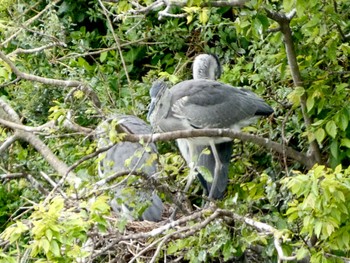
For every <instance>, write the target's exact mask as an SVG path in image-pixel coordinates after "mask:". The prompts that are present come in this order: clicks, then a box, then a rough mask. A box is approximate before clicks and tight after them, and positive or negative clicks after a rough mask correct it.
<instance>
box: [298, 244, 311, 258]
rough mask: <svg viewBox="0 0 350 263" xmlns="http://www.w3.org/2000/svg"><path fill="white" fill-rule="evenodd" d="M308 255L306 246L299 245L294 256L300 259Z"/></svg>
mask: <svg viewBox="0 0 350 263" xmlns="http://www.w3.org/2000/svg"><path fill="white" fill-rule="evenodd" d="M308 255H309V250H308V249H307V248H304V247H301V248H300V249H298V250H297V253H296V256H297V259H298V260H301V259H303V258H305V257H306V256H308Z"/></svg>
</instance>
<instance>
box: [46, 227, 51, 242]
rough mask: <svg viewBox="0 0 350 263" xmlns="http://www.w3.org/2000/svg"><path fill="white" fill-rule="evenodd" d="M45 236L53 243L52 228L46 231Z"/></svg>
mask: <svg viewBox="0 0 350 263" xmlns="http://www.w3.org/2000/svg"><path fill="white" fill-rule="evenodd" d="M45 236H46V238H47V239H48V240H49V241H51V239H52V230H51V229H50V228H48V229H46V230H45Z"/></svg>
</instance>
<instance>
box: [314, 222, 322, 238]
mask: <svg viewBox="0 0 350 263" xmlns="http://www.w3.org/2000/svg"><path fill="white" fill-rule="evenodd" d="M321 230H322V222H321V221H317V222H316V224H315V235H316V237H320V234H321Z"/></svg>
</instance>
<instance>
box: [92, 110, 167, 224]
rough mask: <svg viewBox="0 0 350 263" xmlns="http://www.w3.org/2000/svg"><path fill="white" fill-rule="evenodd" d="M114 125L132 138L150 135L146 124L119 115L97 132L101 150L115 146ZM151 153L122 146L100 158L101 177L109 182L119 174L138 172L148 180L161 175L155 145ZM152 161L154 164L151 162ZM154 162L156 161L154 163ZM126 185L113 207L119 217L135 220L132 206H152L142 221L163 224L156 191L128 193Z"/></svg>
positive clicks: (117, 190)
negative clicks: (132, 136)
mask: <svg viewBox="0 0 350 263" xmlns="http://www.w3.org/2000/svg"><path fill="white" fill-rule="evenodd" d="M113 121H115V122H116V123H114V125H115V124H117V129H118V131H119V132H123V133H125V132H126V133H131V134H149V133H151V128H150V127H149V125H147V124H146V123H145V122H144V121H143V120H141V119H139V118H137V117H135V116H131V115H115V116H113V117H111V118H109V119H107V120H106V121H104V122H102V123H101V124H100V125H99V126H98V128H97V134H98V137H99V140H98V146H99V148H100V147H104V146H107V145H109V144H110V143H111V140H110V139H109V136H108V132H109V130H110V129H114V128H115V127H113V126H114V125H112V124H113ZM148 147H149V150H148V151H146V150H145V146H144V145H142V144H140V143H133V142H119V143H117V144H115V145H114V146H113V147H111V148H110V149H109V150H108V151H107V152H105V153H102V154H100V157H101V158H102V159H101V161H100V162H99V163H98V172H99V175H100V177H102V178H105V177H107V176H109V175H112V174H113V173H116V172H123V171H136V172H142V173H144V174H145V175H146V176H147V177H150V176H152V175H154V174H155V173H156V172H157V162H156V161H155V160H154V158H153V159H152V154H157V149H156V146H155V145H154V143H150V144H149V145H148ZM150 160H151V162H150ZM152 160H153V161H152ZM125 187H126V184H125V183H124V184H121V185H119V186H118V187H116V188H115V190H114V199H113V200H112V201H111V207H112V209H113V210H114V211H115V212H116V213H122V214H123V216H125V217H127V218H129V219H133V216H132V214H133V213H132V212H133V211H132V209H131V204H132V203H134V204H135V203H142V204H145V203H146V202H149V203H150V205H149V207H148V208H146V209H145V211H144V212H143V213H142V215H141V218H142V219H143V220H147V221H160V220H161V217H162V213H163V203H162V200H161V199H160V198H159V196H158V195H157V194H156V193H155V192H154V191H152V189H142V190H140V189H136V188H135V191H137V192H136V193H133V191H129V190H126V191H124V190H125Z"/></svg>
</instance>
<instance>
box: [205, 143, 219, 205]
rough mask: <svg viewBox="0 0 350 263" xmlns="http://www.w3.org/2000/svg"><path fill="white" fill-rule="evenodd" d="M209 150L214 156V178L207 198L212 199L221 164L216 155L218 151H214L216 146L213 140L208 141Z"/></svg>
mask: <svg viewBox="0 0 350 263" xmlns="http://www.w3.org/2000/svg"><path fill="white" fill-rule="evenodd" d="M210 148H211V150H212V153H213V155H214V159H215V169H214V175H213V176H214V178H213V182H212V185H211V188H210V192H209V196H208V198H209V199H211V198H212V197H213V194H214V191H215V189H216V186H217V184H218V181H219V177H220V171H221V169H222V163H221V160H220V157H219V154H218V151H217V150H216V146H215V143H214V141H213V140H210Z"/></svg>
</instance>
